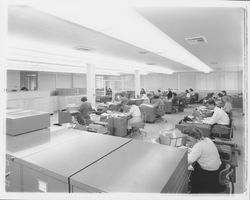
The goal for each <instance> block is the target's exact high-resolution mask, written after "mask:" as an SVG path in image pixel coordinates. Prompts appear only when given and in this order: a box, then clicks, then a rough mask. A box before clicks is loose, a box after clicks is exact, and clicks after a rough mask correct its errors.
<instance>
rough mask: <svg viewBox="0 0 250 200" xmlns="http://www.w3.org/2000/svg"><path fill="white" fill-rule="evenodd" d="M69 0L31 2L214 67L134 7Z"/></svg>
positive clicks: (144, 45) (192, 63)
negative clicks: (60, 0) (81, 2)
mask: <svg viewBox="0 0 250 200" xmlns="http://www.w3.org/2000/svg"><path fill="white" fill-rule="evenodd" d="M78 3H80V1H78V2H77V3H72V2H70V1H67V2H65V1H62V3H60V2H59V4H60V6H55V4H51V2H50V1H45V0H44V1H39V2H37V1H35V2H33V1H30V2H29V3H28V5H30V6H32V7H34V8H36V9H39V10H41V11H44V12H47V13H49V14H52V15H54V16H57V17H60V18H62V19H65V20H68V21H70V22H73V23H76V24H79V25H81V26H84V27H87V28H90V29H93V30H95V31H98V32H101V33H103V34H106V35H108V36H111V37H113V38H116V39H119V40H121V41H124V42H126V43H129V44H132V45H134V46H137V47H139V48H141V49H145V50H146V51H150V52H153V53H155V54H158V55H160V56H162V57H165V58H167V59H170V60H173V61H175V62H178V63H181V64H183V65H186V66H188V67H191V68H193V69H196V70H198V71H202V72H209V71H212V69H211V68H210V67H209V66H208V65H206V64H205V63H203V62H202V61H201V60H199V59H198V58H197V57H195V56H194V55H192V54H191V53H190V52H189V51H187V50H186V49H185V48H183V47H182V46H181V45H179V44H178V43H177V42H175V41H174V40H173V39H171V38H170V37H169V36H168V35H166V34H165V33H164V32H162V31H161V30H160V29H158V28H157V27H156V26H154V25H153V24H152V23H150V22H149V21H147V20H146V19H145V18H143V17H142V16H141V15H140V14H139V13H137V12H136V11H135V10H134V9H133V8H132V7H129V6H125V5H124V6H114V5H112V4H107V5H104V4H100V5H99V4H80V5H79V4H78Z"/></svg>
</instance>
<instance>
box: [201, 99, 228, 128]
mask: <svg viewBox="0 0 250 200" xmlns="http://www.w3.org/2000/svg"><path fill="white" fill-rule="evenodd" d="M207 107H208V108H209V109H210V110H213V111H214V113H213V115H212V117H208V118H204V120H203V123H205V124H210V125H214V124H220V125H225V126H229V123H230V120H229V117H228V115H227V113H226V112H225V111H224V110H222V109H221V108H219V107H217V106H216V104H215V101H214V100H213V99H210V100H208V102H207Z"/></svg>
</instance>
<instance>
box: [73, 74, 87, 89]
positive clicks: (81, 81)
mask: <svg viewBox="0 0 250 200" xmlns="http://www.w3.org/2000/svg"><path fill="white" fill-rule="evenodd" d="M73 88H87V75H86V74H73Z"/></svg>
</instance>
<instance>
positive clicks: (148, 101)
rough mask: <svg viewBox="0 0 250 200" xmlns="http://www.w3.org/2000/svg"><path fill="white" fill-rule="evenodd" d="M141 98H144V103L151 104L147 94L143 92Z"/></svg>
mask: <svg viewBox="0 0 250 200" xmlns="http://www.w3.org/2000/svg"><path fill="white" fill-rule="evenodd" d="M141 98H142V99H143V102H142V104H150V100H149V98H148V96H147V95H146V94H143V95H142V97H141Z"/></svg>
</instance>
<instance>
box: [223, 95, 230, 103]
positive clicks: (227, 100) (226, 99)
mask: <svg viewBox="0 0 250 200" xmlns="http://www.w3.org/2000/svg"><path fill="white" fill-rule="evenodd" d="M221 100H222V101H223V102H224V103H226V102H231V99H230V97H229V96H223V97H222V98H221Z"/></svg>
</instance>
